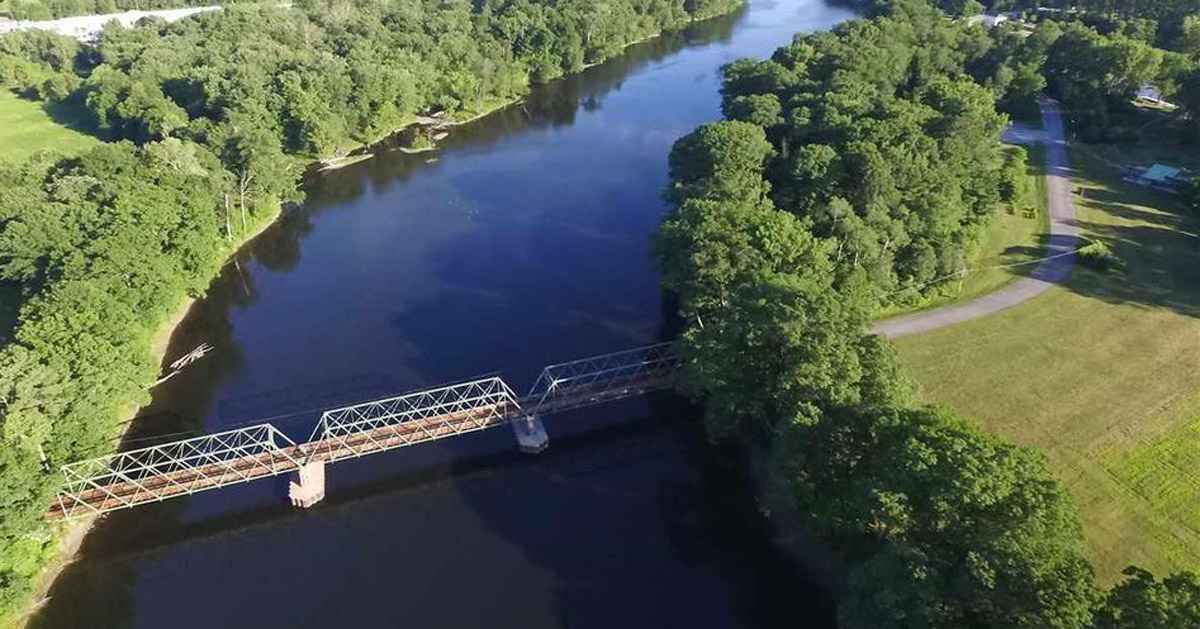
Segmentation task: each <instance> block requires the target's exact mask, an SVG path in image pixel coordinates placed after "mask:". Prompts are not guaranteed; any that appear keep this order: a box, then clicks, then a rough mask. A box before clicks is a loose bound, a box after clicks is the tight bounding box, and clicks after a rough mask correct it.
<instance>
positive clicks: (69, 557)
mask: <svg viewBox="0 0 1200 629" xmlns="http://www.w3.org/2000/svg"><path fill="white" fill-rule="evenodd" d="M282 215H283V206H282V205H280V206H278V209H277V210H276V211H275V212H273V213H271V214H267V215H264V216H263V217H261V219H260V220H259V222H258V224H257V225H255V227H254V228H253V229H251V230H249V231H248V232H247V233H245V234H244V235H242V236H241V237H240V238H239V239H238V242H237V243H236V244H235V245H233V247H232V253H231V254H230V255H229V257H228V258H227V259H226V264H228V263H229V261H230V260H233V259H234V258H235V257H236V256H237V254H238V253H239V252H240V251H242V250H243V249H244V248H246V247H248V246H250V244H251V243H252V242H253V241H254V239H255V238H257V237H258V236H260V235H262V233H263V232H265V231H266V230H267V229H269V228H270V227H271V226H272V225H274V224H275V221H277V220H278V219H279V217H281V216H282ZM222 268H224V265H223V266H222ZM199 299H200V298H197V297H188V296H186V295H185V296H184V297H183V298H181V299H180V301H179V305H178V306H176V307H175V308H174V310H173V311H172V314H171V316H170V317H168V318H167V320H166V321H164V322H163V323H162V324H161V325H160V326H159V327H158V330H157V332H155V334H154V336H153V338H151V340H150V346H151V351H152V352H153V354H154V358H155V360H156V361H157V362H158V363H159V364H160V367H161V366H162V365H164V364H165V363H166V360H167V349H168V348H169V347H170V344H171V337H172V336H173V335H174V333H175V330H176V329H177V328H178V327H179V324H181V323H183V320H184V319H186V318H187V316H188V313H189V312H190V311H191V309H192V307H193V306H194V305H195V304H196V302H197V301H199ZM141 408H142V407H140V406H138V407H134V408H131V409H127V410H125V411H123V412H122V413H120V416H121V417H124V418H125V419H124V420H123V423H124V424H125V429H124V430H123V431H122V438H123V437H124V435H125V434H126V433H128V432H129V430H130V429H131V428H132V427H133V425H134V422H135V421H136V420H137V415H138V413H139V412H141ZM98 519H99V518H98V517H87V518H82V519H79V520H72V521H67V522H64V523H62V524H59V525H56V530H55V531H54V536H55V538H56V539H55V541H54V542H53V544H54V545H55V546H56V548H55V552H54V553H53V558H52V559H51V561H50V562H49V563H48V564H47V565H46V566H44V567H43V568H42V570H41V572H40V573H39V574H38V576H37V583H36V585H35V586H34V590H33V595H32V597H31V598H32V601H31V602H30V604H29V605H28V606H27V609H26V610H25V612H24V613H22V614H21V615H20V616H19V617H18V618H16V619H15V620H16V622H15V623H14V624H12V625H11V626H12V627H13V628H14V629H20V628H21V627H24V626H25V623H26V622H28V620H29V618H30V617H31V616H32V614H33V613H34V612H36V611H37V610H38V609H39V608H40V607H41V606H43V605H45V604H46V602H47V601H49V597H48V596H47V595H48V593H49V591H50V587H51V586H53V585H54V580H55V579H56V578H57V577H58V575H59V574H60V573H61V572H62V570H63V569H64V568H66V567H67V566H68V565H69V564H70V563H71V562H72V561H74V560H75V558H76V557H77V556H78V553H79V549H80V547H81V546H82V545H83V541H84V539H86V538H87V534H88V533H89V532H90V531H91V529H92V527H93V526H95V524H96V522H97V520H98Z"/></svg>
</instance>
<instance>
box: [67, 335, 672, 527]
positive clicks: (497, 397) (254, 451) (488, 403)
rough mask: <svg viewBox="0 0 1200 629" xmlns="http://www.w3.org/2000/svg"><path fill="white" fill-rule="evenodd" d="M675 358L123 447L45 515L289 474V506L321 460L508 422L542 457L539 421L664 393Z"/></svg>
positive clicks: (547, 372)
mask: <svg viewBox="0 0 1200 629" xmlns="http://www.w3.org/2000/svg"><path fill="white" fill-rule="evenodd" d="M678 368H679V357H678V355H677V354H676V353H675V351H674V349H673V347H672V345H671V344H669V343H661V344H658V345H650V346H647V347H640V348H637V349H632V350H626V351H622V352H615V353H612V354H604V355H602V356H594V357H591V358H584V359H581V360H575V361H571V362H566V363H561V364H558V365H551V366H549V367H546V368H545V369H543V370H542V372H541V375H539V376H538V379H537V381H536V382H534V385H533V388H532V389H530V392H529V394H528V395H526V396H525V397H518V396H517V395H516V394H514V393H513V390H512V389H511V388H510V387H509V386H508V384H507V383H505V382H504V380H503V379H501V378H499V377H495V376H494V377H489V378H480V379H477V380H470V381H466V382H460V383H457V384H451V385H446V386H441V387H436V388H430V389H423V390H419V391H414V392H410V393H405V394H402V395H397V396H395V397H389V398H383V399H379V400H372V401H369V402H362V403H360V404H354V405H351V406H345V407H341V408H335V409H330V410H327V411H325V412H324V413H322V414H321V417H320V420H319V421H318V422H317V425H316V426H315V427H314V429H313V431H312V434H311V436H310V437H309V440H308V441H306V442H304V443H300V444H297V443H295V442H294V441H292V440H291V439H289V438H288V437H287V435H285V434H283V433H282V432H280V431H279V430H278V429H277V428H275V427H274V426H272V425H271V424H258V425H254V426H247V427H244V428H238V429H235V430H227V431H224V432H219V433H215V434H211V435H205V436H202V437H194V438H191V439H183V440H180V441H174V442H171V443H164V444H161V445H157V446H152V447H148V448H141V449H138V450H130V451H127V452H121V453H118V454H114V455H111V456H105V457H100V458H96V459H91V460H87V461H81V462H78V463H72V464H69V465H65V466H63V467H62V473H63V477H64V483H63V486H62V489H61V490H60V491H59V493H58V495H57V497H56V499H55V502H54V504H53V505H51V507H50V509H49V510H48V511H47V513H46V517H48V518H50V519H66V518H74V517H79V516H84V515H93V514H102V513H106V512H109V511H116V510H118V509H126V508H129V507H135V506H137V505H141V504H147V503H151V502H161V501H163V500H166V499H168V498H174V497H177V496H185V495H190V494H194V493H198V492H201V491H206V490H210V489H216V488H218V487H225V486H227V485H234V484H238V483H245V482H250V481H253V480H256V479H259V478H266V477H269V476H278V475H280V474H285V473H290V472H296V473H297V474H298V477H299V482H298V483H297V482H293V483H291V489H290V491H289V494H290V496H291V498H292V501H293V503H294V504H297V505H299V506H304V507H307V506H311V505H312V504H315V503H317V502H319V501H320V500H322V499H323V498H324V496H325V480H324V479H325V464H327V463H333V462H336V461H342V460H345V459H350V458H356V457H361V456H365V455H368V454H375V453H379V452H385V451H388V450H394V449H397V448H402V447H405V446H410V445H415V444H418V443H424V442H428V441H433V440H436V439H444V438H448V437H453V436H456V435H461V434H465V433H469V432H475V431H480V430H486V429H488V428H495V427H498V426H504V425H507V424H513V425H514V432H515V436H516V439H517V442H518V445H519V446H520V447H521V449H522V450H525V451H528V452H540V451H541V450H542V449H544V448H545V447H546V444H547V443H548V437H547V436H546V433H545V430H544V428H543V426H542V424H541V421H540V419H539V416H541V415H548V414H552V413H559V412H563V411H567V410H572V409H576V408H582V407H585V406H591V405H594V404H601V403H604V402H609V401H614V400H619V399H622V398H627V397H633V396H637V395H642V394H645V393H649V392H651V391H658V390H663V389H668V388H671V387H672V386H674V384H675V376H676V373H677V371H678ZM518 419H521V420H523V421H520V422H516V420H518Z"/></svg>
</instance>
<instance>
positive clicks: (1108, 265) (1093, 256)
mask: <svg viewBox="0 0 1200 629" xmlns="http://www.w3.org/2000/svg"><path fill="white" fill-rule="evenodd" d="M1076 255H1077V256H1078V257H1079V263H1080V264H1082V265H1083V266H1086V267H1088V268H1089V269H1094V270H1097V271H1107V270H1109V269H1113V268H1117V267H1120V266H1121V259H1120V258H1118V257H1117V254H1115V253H1113V251H1112V248H1110V247H1109V246H1108V245H1107V244H1105V243H1104V242H1101V241H1099V240H1093V241H1091V242H1089V243H1087V244H1086V245H1084V246H1082V247H1080V248H1079V250H1078V251H1076Z"/></svg>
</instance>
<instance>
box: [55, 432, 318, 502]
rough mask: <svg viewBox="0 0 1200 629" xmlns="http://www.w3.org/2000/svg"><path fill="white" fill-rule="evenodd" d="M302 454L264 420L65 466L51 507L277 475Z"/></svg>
mask: <svg viewBox="0 0 1200 629" xmlns="http://www.w3.org/2000/svg"><path fill="white" fill-rule="evenodd" d="M281 443H283V444H286V445H281ZM297 454H298V453H297V452H296V451H295V443H293V442H292V440H291V439H288V437H287V435H284V434H283V433H281V432H279V430H278V429H276V428H275V427H274V426H272V425H271V424H259V425H256V426H248V427H245V428H239V429H236V430H228V431H225V432H219V433H216V434H211V435H204V436H202V437H195V438H192V439H185V440H182V441H175V442H172V443H165V444H162V445H157V446H151V447H148V448H141V449H138V450H130V451H128V452H121V453H118V454H114V455H110V456H105V457H100V458H96V459H91V460H87V461H80V462H78V463H72V464H69V465H64V466H63V467H62V473H63V477H64V479H65V482H64V484H63V488H62V490H61V491H59V493H58V497H57V499H56V501H55V505H54V506H52V507H51V513H52V514H56V515H57V516H58V517H62V518H73V517H78V516H82V515H89V514H100V513H105V512H108V511H116V510H118V509H126V508H129V507H133V506H137V505H140V504H145V503H149V502H160V501H162V500H166V499H167V498H173V497H175V496H180V495H189V494H194V493H197V492H200V491H204V490H208V489H216V488H218V487H224V486H226V485H231V484H234V483H241V482H246V481H249V480H253V479H255V478H263V477H265V476H275V475H277V474H283V473H285V472H290V471H292V470H295V469H296V468H297V467H299V465H300V461H299V459H298V458H297Z"/></svg>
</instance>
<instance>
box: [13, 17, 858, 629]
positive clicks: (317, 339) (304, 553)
mask: <svg viewBox="0 0 1200 629" xmlns="http://www.w3.org/2000/svg"><path fill="white" fill-rule="evenodd" d="M845 16H846V14H845V13H844V12H842V11H839V10H834V9H830V8H828V7H826V6H824V5H823V4H822V3H821V2H819V1H816V0H790V1H786V2H784V1H780V2H774V3H766V2H755V3H753V4H752V6H751V7H750V8H749V9H748V10H746V11H743V12H741V13H739V14H738V15H736V16H731V17H728V18H725V19H719V20H714V21H711V22H708V23H705V24H703V25H700V26H698V27H697V28H694V29H692V30H690V31H688V32H687V33H683V34H675V35H671V36H668V37H664V38H660V39H656V40H653V41H651V42H646V43H644V44H641V45H638V46H636V47H634V48H633V49H631V51H630V52H629V54H626V55H623V56H621V57H620V58H618V59H615V60H613V61H612V62H609V63H606V64H603V65H601V66H597V67H595V68H592V69H590V70H589V71H587V72H586V73H584V74H582V75H579V76H575V77H571V78H568V79H566V80H563V81H559V82H556V83H554V84H553V85H550V86H547V87H545V88H542V89H539V90H536V91H535V92H534V93H533V94H532V95H531V96H530V97H529V98H528V99H527V101H526V102H525V103H523V104H521V105H516V106H513V107H509V108H507V109H505V110H503V111H502V112H499V113H497V114H495V115H493V116H490V117H488V118H486V119H484V120H482V121H479V122H477V123H473V124H470V125H467V126H464V127H461V128H458V129H456V130H454V132H453V133H452V135H451V137H450V138H449V139H448V140H447V141H446V143H445V145H444V147H443V148H442V150H441V151H439V153H438V158H439V159H438V160H437V161H434V162H432V163H429V156H428V155H420V156H409V155H405V154H403V153H400V152H398V151H386V150H383V151H380V153H379V154H378V155H377V156H376V158H375V159H372V160H369V161H366V162H362V163H359V164H356V165H353V166H351V167H349V168H346V169H344V170H342V171H338V172H335V173H331V174H326V175H322V176H316V177H314V178H313V179H312V180H311V181H310V182H309V185H308V188H307V190H308V199H307V201H306V203H305V204H304V206H303V207H302V208H299V209H297V210H294V211H291V212H289V213H288V214H287V215H286V216H285V217H284V218H283V219H282V220H281V221H280V222H279V223H277V224H276V225H274V226H272V227H271V228H270V229H269V230H268V231H267V232H266V233H264V234H263V236H262V237H261V238H259V239H258V240H256V241H255V242H254V243H253V245H252V246H250V247H248V248H247V249H246V250H245V251H243V252H241V253H240V254H239V255H238V256H237V258H236V263H235V264H230V265H229V266H227V267H226V269H225V270H224V272H223V273H222V275H221V277H220V279H219V280H218V281H217V282H215V283H214V285H213V287H212V289H211V291H210V294H209V296H208V297H207V298H206V299H205V300H203V301H201V302H199V303H198V304H197V305H196V307H195V308H193V309H192V311H191V313H190V314H189V316H188V318H187V320H186V321H185V322H184V324H183V325H181V326H180V328H179V330H178V331H177V333H176V334H175V335H174V337H173V338H172V343H171V348H170V350H169V352H168V359H170V358H171V357H174V356H177V355H180V354H182V353H186V352H187V351H189V350H191V349H192V348H193V347H195V346H196V345H198V344H200V343H202V342H207V343H210V344H212V345H213V346H214V347H215V348H216V351H214V352H213V353H212V354H210V355H209V356H207V357H206V358H204V359H203V360H202V361H200V362H198V363H196V364H195V365H194V366H193V367H190V368H189V369H188V370H187V371H186V372H185V373H184V374H182V375H180V376H179V377H177V378H175V379H173V380H171V381H169V382H167V383H166V384H164V385H162V386H161V387H159V388H158V389H157V390H156V391H155V396H154V400H153V403H152V404H151V405H150V406H149V407H148V408H147V409H145V410H144V411H143V413H142V415H143V418H142V420H141V421H139V423H138V424H137V425H136V426H135V430H133V431H131V433H130V434H129V437H128V439H129V443H128V444H127V445H130V446H132V445H141V444H144V443H148V441H145V440H146V439H151V438H153V437H154V436H156V435H166V434H169V435H174V434H177V433H178V434H188V433H195V432H205V431H215V430H219V429H227V428H230V427H233V426H238V425H242V424H245V423H247V422H252V421H263V420H265V419H266V420H269V421H271V422H272V423H274V424H275V425H277V426H279V427H280V428H281V429H283V430H284V431H285V432H288V434H290V435H292V436H293V437H294V438H297V439H302V438H306V437H307V436H308V435H307V432H308V431H309V430H311V426H312V425H313V422H314V419H315V416H316V415H317V412H318V411H319V410H320V409H321V408H326V407H329V406H331V405H335V404H336V403H337V402H339V401H352V400H359V399H363V398H368V397H373V396H377V395H382V394H386V393H394V392H397V391H402V390H407V389H410V388H415V387H419V386H426V385H432V384H435V383H441V382H446V381H450V380H456V379H462V378H466V377H470V376H475V375H478V374H479V372H481V371H487V370H489V369H498V370H503V374H504V376H505V378H506V379H507V380H509V381H510V382H511V383H512V384H514V385H516V386H518V387H520V386H524V385H528V384H529V383H530V382H531V381H532V379H533V377H534V376H535V375H536V372H537V370H538V369H539V368H540V367H541V366H542V365H544V364H546V363H549V362H557V361H561V360H566V359H571V358H576V357H580V356H585V355H589V354H595V353H603V352H607V351H612V350H614V349H620V348H624V347H628V346H632V345H636V344H640V343H646V342H651V341H654V340H657V339H659V338H665V337H666V336H669V335H667V334H666V333H665V332H664V329H663V326H664V325H665V317H664V312H668V311H669V309H665V308H664V306H663V296H662V294H661V292H660V290H659V288H658V278H657V276H656V274H655V272H654V269H653V265H652V263H651V261H650V259H649V245H648V235H649V234H650V233H651V232H652V231H653V229H654V228H655V226H656V225H657V224H658V222H659V220H660V217H661V212H662V209H663V208H662V203H661V200H660V191H661V190H662V188H663V186H664V185H665V183H666V168H665V155H666V154H667V151H668V150H669V148H670V145H671V143H672V142H673V141H674V139H675V138H677V137H678V136H679V135H681V134H683V133H686V132H687V131H689V130H690V129H691V128H693V127H694V126H695V125H696V124H699V123H700V122H703V121H706V120H711V119H714V118H716V117H717V115H718V97H717V87H718V80H717V72H718V68H719V67H720V65H721V64H723V63H725V62H728V61H730V60H732V59H733V58H736V57H739V56H744V55H755V56H763V55H766V54H768V53H769V52H770V51H771V50H772V49H773V48H774V47H776V46H778V45H780V44H782V43H784V42H786V41H787V40H788V39H789V38H790V37H791V34H792V33H793V32H795V31H800V30H812V29H816V28H825V27H828V26H830V25H832V24H834V23H836V22H837V21H839V20H841V19H844V18H845ZM692 417H694V410H693V409H690V408H688V407H686V406H685V405H682V404H681V403H680V401H679V400H677V399H675V398H673V397H672V396H669V395H665V396H660V397H657V398H654V399H651V400H634V401H628V402H625V403H622V404H617V405H612V406H608V407H603V408H598V409H592V410H590V411H583V412H578V413H574V414H571V415H564V416H561V417H556V418H554V419H553V420H552V422H551V424H550V426H549V430H550V432H551V439H552V446H551V450H550V451H549V452H548V453H546V454H545V455H543V456H540V457H536V458H527V457H523V456H520V455H518V454H517V453H515V451H514V448H513V447H512V442H511V436H510V435H509V434H508V433H507V432H506V431H492V432H489V433H480V434H476V435H472V436H470V437H467V438H463V439H456V440H451V441H444V442H438V443H435V444H428V445H425V446H421V447H418V448H410V449H407V450H405V451H404V452H403V453H401V454H394V455H390V456H375V457H369V458H367V459H362V460H358V461H351V462H347V463H343V464H339V465H338V466H336V467H334V468H332V469H331V471H330V479H329V495H330V499H329V500H328V502H327V503H325V504H323V505H321V506H320V507H319V508H318V509H316V510H314V511H312V512H307V513H297V512H294V511H292V510H291V509H290V508H289V507H287V506H285V504H286V500H285V499H284V493H285V487H286V479H276V480H273V481H260V482H257V483H253V484H250V485H246V486H240V487H236V488H227V489H224V490H220V491H218V492H213V493H209V494H202V495H199V496H196V497H193V498H191V499H188V500H177V501H173V502H169V503H165V504H162V505H155V506H146V507H140V508H138V509H137V510H135V511H132V512H126V513H115V514H113V515H112V516H110V517H108V518H106V519H105V520H104V521H103V522H102V523H101V524H100V525H99V526H98V527H97V529H96V531H95V532H94V533H93V534H92V535H90V536H89V537H88V539H87V541H86V543H85V546H84V549H83V552H82V559H81V561H79V562H77V563H75V564H72V565H71V566H69V567H68V569H67V570H66V571H65V572H64V573H63V575H62V576H61V577H60V578H59V579H58V581H57V582H56V584H55V586H54V588H53V590H52V592H51V595H52V599H51V601H50V603H49V605H47V606H46V607H45V608H44V609H43V611H42V613H40V614H39V615H38V616H37V618H36V619H35V621H34V623H33V626H35V627H76V626H86V627H117V626H131V627H161V626H172V627H192V626H195V627H201V626H204V627H212V626H244V625H251V624H253V625H256V626H272V627H274V626H278V627H304V626H312V627H328V626H380V625H384V626H390V625H397V624H401V623H403V624H405V625H412V626H421V627H425V626H432V627H460V626H477V625H480V624H483V623H485V622H486V623H488V624H493V625H499V626H520V627H567V626H569V627H589V626H596V627H600V626H605V627H607V626H612V625H616V624H619V625H622V626H648V627H649V626H654V627H661V626H684V625H698V626H773V625H774V624H777V623H776V622H774V621H778V620H783V619H786V620H788V621H789V626H795V625H796V624H797V623H796V618H795V616H794V614H793V615H783V614H776V613H775V612H776V611H778V609H779V606H781V605H785V604H786V605H791V606H794V605H795V604H797V602H798V601H802V602H805V603H806V604H808V605H810V606H812V607H813V609H815V610H817V611H816V612H813V613H812V614H811V615H807V616H806V617H805V618H806V619H808V620H810V621H811V623H812V626H815V627H824V626H830V625H829V617H828V614H827V613H825V614H824V615H823V614H822V613H820V612H821V610H822V605H823V603H822V601H823V600H824V599H823V597H822V595H821V593H820V592H819V591H818V590H817V589H816V588H813V587H807V586H800V585H797V584H799V583H802V581H801V580H799V579H798V578H796V576H795V575H794V574H792V573H791V570H792V568H791V567H790V566H789V565H788V564H787V563H786V562H782V561H779V560H778V558H776V557H774V553H772V552H771V550H770V549H769V548H767V547H766V546H765V545H764V543H763V542H762V540H763V539H764V537H765V536H764V535H763V534H762V532H761V531H758V530H757V526H758V521H757V518H756V517H754V508H753V505H750V504H747V503H745V498H744V495H743V494H742V493H741V492H740V491H739V488H740V486H741V484H740V481H739V480H738V479H737V478H735V477H731V470H735V469H737V466H728V465H723V464H721V461H720V459H719V458H714V455H713V453H712V452H710V451H709V450H708V449H707V448H705V447H704V446H703V444H701V443H698V441H697V436H696V433H695V430H694V429H693V428H692ZM723 500H727V501H732V503H725V502H723ZM781 587H782V588H786V591H780V589H779V588H781ZM827 611H828V610H827V609H825V612H827ZM801 626H803V625H801Z"/></svg>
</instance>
